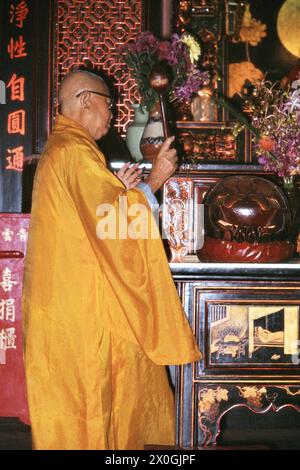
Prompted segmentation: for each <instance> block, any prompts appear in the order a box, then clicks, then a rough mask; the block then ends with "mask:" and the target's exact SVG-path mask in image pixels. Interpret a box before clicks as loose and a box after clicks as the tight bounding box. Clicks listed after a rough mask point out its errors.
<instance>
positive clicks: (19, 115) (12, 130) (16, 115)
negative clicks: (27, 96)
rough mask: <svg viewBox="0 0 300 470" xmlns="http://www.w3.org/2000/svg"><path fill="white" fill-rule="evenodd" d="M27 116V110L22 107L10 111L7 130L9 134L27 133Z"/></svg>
mask: <svg viewBox="0 0 300 470" xmlns="http://www.w3.org/2000/svg"><path fill="white" fill-rule="evenodd" d="M25 117H26V111H24V110H23V109H20V110H19V111H14V112H12V113H9V115H8V122H7V132H8V133H9V134H21V135H25Z"/></svg>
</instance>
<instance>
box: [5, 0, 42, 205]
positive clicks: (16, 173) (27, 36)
mask: <svg viewBox="0 0 300 470" xmlns="http://www.w3.org/2000/svg"><path fill="white" fill-rule="evenodd" d="M33 21H34V18H33V11H31V2H30V1H29V0H1V2H0V37H1V41H0V80H1V82H0V83H1V87H0V89H1V96H0V103H1V104H0V119H1V131H0V132H1V138H0V158H1V162H0V175H1V176H0V185H1V189H0V212H21V204H22V171H23V166H24V158H25V157H26V156H29V155H30V154H31V153H32V151H31V150H32V121H33V119H32V112H33V106H32V101H33V98H32V97H33V93H32V83H33V54H32V47H33V46H32V34H31V29H32V22H33Z"/></svg>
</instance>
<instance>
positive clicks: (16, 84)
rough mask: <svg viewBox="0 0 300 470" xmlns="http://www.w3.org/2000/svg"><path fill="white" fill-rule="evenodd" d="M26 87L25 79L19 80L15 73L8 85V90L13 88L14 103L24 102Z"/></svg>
mask: <svg viewBox="0 0 300 470" xmlns="http://www.w3.org/2000/svg"><path fill="white" fill-rule="evenodd" d="M24 85H25V78H24V77H19V78H17V75H16V74H15V73H14V74H13V75H12V77H11V79H10V80H9V82H8V84H7V88H11V100H12V101H24Z"/></svg>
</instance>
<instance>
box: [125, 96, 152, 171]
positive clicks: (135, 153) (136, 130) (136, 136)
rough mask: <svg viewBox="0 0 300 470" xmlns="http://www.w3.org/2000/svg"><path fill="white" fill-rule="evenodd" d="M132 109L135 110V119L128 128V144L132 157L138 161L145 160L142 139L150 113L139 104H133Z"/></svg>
mask: <svg viewBox="0 0 300 470" xmlns="http://www.w3.org/2000/svg"><path fill="white" fill-rule="evenodd" d="M132 109H133V110H134V119H133V121H132V123H131V124H129V126H128V127H127V130H126V145H127V147H128V150H129V152H130V153H131V156H132V159H133V160H134V161H136V162H138V161H140V160H143V154H142V153H141V150H140V141H141V137H142V135H143V132H144V129H145V126H146V124H147V121H148V118H149V113H148V111H147V109H146V108H145V107H141V106H140V105H139V104H133V105H132Z"/></svg>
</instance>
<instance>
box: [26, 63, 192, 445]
mask: <svg viewBox="0 0 300 470" xmlns="http://www.w3.org/2000/svg"><path fill="white" fill-rule="evenodd" d="M59 104H60V112H61V114H59V115H58V116H57V118H56V125H55V129H54V131H53V133H52V135H51V136H50V138H49V140H48V142H47V144H46V147H45V150H44V152H43V155H42V157H41V159H40V162H39V165H38V169H37V173H36V177H35V182H34V190H33V204H32V214H31V225H30V230H29V242H28V253H27V256H26V262H25V265H26V266H25V275H24V290H23V314H24V332H25V368H26V379H27V392H28V403H29V410H30V419H31V426H32V440H33V447H34V449H67V450H74V449H75V450H89V449H94V450H97V449H101V450H105V449H117V450H119V449H120V450H121V449H130V450H132V449H143V448H144V446H145V445H146V444H160V445H164V444H166V445H172V444H173V443H174V431H175V424H174V414H175V412H174V398H173V394H172V390H171V388H170V385H169V382H168V378H167V373H166V367H165V366H166V365H168V364H169V365H172V364H183V363H188V362H192V361H196V360H198V359H199V358H200V353H199V350H198V348H197V346H196V343H195V339H194V336H193V334H192V331H191V329H190V326H189V324H188V321H187V319H186V316H185V314H184V312H183V309H182V306H181V302H180V300H179V298H178V295H177V292H176V289H175V286H174V283H173V280H172V277H171V274H170V270H169V266H168V263H167V259H166V256H165V252H164V249H163V245H162V241H161V238H160V236H159V234H158V236H157V234H155V230H153V226H155V220H154V219H153V215H152V212H151V204H152V200H151V197H153V198H154V199H155V197H154V194H153V193H155V192H156V191H157V190H158V189H159V188H160V187H161V186H162V185H163V184H164V182H165V181H166V179H167V178H168V177H169V176H170V175H171V174H172V173H173V172H174V170H175V168H176V161H177V155H176V151H175V150H174V149H171V148H170V144H171V142H172V138H168V139H166V141H165V142H164V145H163V146H162V148H161V150H160V152H159V155H158V157H157V159H156V161H155V162H154V164H153V167H152V170H151V172H150V173H149V175H148V177H147V178H146V179H145V181H144V182H143V183H142V186H140V183H139V180H140V171H139V170H138V169H137V168H136V167H134V168H132V167H131V168H130V167H128V165H127V166H125V168H123V169H122V170H121V171H120V172H119V173H117V174H116V175H114V174H113V173H112V172H111V171H109V169H108V168H107V166H106V162H105V158H104V156H103V154H102V153H101V152H100V151H99V149H98V147H97V145H96V143H95V141H96V140H98V139H100V138H101V137H102V136H104V135H105V134H106V133H107V132H108V129H109V126H110V122H111V118H112V113H111V110H110V106H111V97H110V94H109V89H108V87H107V86H106V84H105V82H104V81H103V80H102V79H100V78H99V77H98V76H96V75H94V74H91V73H89V72H85V71H73V72H71V73H70V74H68V75H67V76H66V77H65V79H64V80H63V82H62V84H61V87H60V91H59ZM143 185H144V186H143ZM124 208H125V209H124ZM137 208H138V209H139V210H140V211H142V212H143V216H142V217H140V218H139V223H136V224H135V222H137V220H136V219H137V218H138V216H137V218H136V217H135V211H136V209H137ZM145 214H146V215H147V217H145ZM141 220H143V221H144V226H143V230H141V224H142V222H141ZM153 221H154V223H153ZM142 225H143V224H142ZM148 226H151V230H149V233H148V236H145V229H146V228H147V227H148ZM126 228H128V233H127V234H126V233H125V232H126V230H125V229H126ZM129 229H130V230H129ZM156 231H157V230H156ZM124 233H125V235H124Z"/></svg>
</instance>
